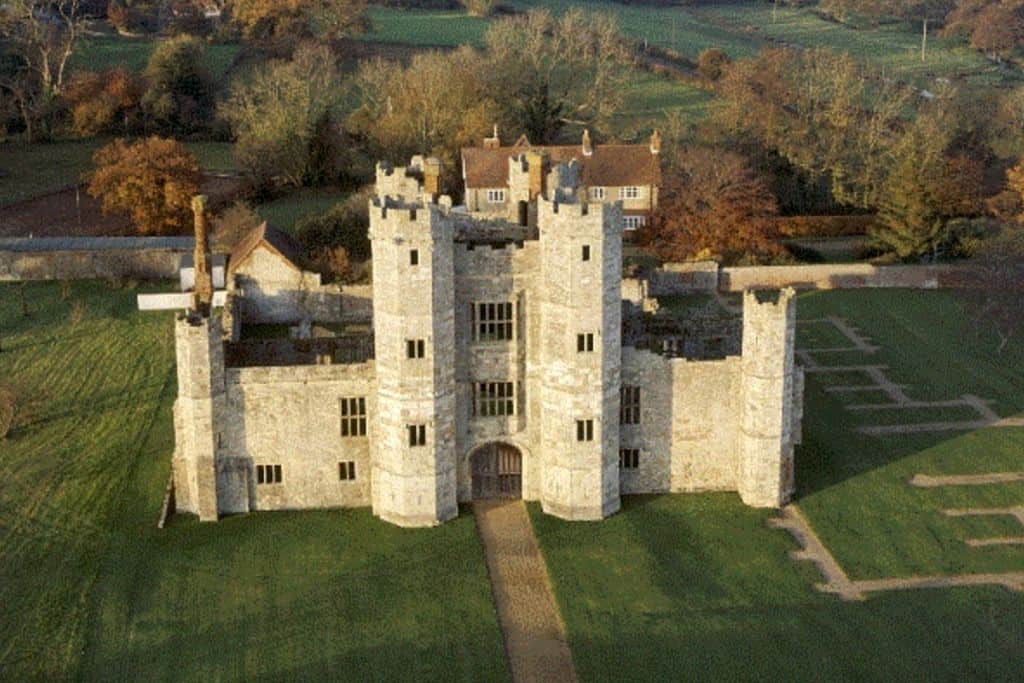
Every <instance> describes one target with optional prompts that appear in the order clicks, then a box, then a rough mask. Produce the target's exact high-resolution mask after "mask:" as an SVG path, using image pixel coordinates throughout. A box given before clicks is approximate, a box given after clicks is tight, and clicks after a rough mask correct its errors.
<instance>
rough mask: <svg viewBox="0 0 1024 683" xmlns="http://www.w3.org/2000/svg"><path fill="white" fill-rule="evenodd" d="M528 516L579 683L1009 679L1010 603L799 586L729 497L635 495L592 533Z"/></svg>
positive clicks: (1013, 670) (783, 552)
mask: <svg viewBox="0 0 1024 683" xmlns="http://www.w3.org/2000/svg"><path fill="white" fill-rule="evenodd" d="M529 509H530V515H531V519H532V521H533V525H534V529H535V531H536V533H537V537H538V539H539V541H540V545H541V549H542V551H543V554H544V557H545V559H546V560H547V565H548V571H549V573H550V575H551V580H552V583H553V585H554V588H555V593H556V597H557V600H558V604H559V607H560V609H561V612H562V615H563V618H564V619H565V622H566V628H567V631H568V638H569V646H570V648H571V650H572V654H573V661H574V663H575V666H576V671H577V673H578V675H579V678H580V680H582V681H618V680H630V681H689V680H692V681H697V680H728V681H753V680H780V681H831V680H848V681H849V680H922V681H924V680H959V679H964V678H973V679H975V680H1014V679H1018V678H1019V676H1020V670H1019V663H1020V653H1021V652H1022V649H1024V596H1021V595H1020V594H1015V593H1009V592H1007V591H1005V590H1003V589H1001V588H977V589H955V590H939V591H910V592H904V593H886V594H880V595H876V596H873V597H871V598H869V599H868V600H867V601H865V602H862V603H847V602H842V601H840V600H839V599H838V598H836V597H834V596H831V595H825V594H822V593H818V592H817V591H815V590H814V588H813V587H812V584H814V583H815V582H817V581H820V577H819V575H818V574H817V570H816V569H814V567H813V566H812V565H810V564H809V563H806V562H801V563H798V562H794V561H793V560H792V559H790V558H789V555H788V554H789V552H790V551H792V550H794V549H796V544H795V543H794V542H793V540H792V539H791V538H790V536H789V535H788V534H786V533H785V532H783V531H780V530H773V529H770V528H768V527H767V526H766V520H767V519H768V518H769V517H770V516H772V514H773V513H771V512H769V511H764V510H754V509H751V508H747V507H744V506H743V505H742V504H741V503H740V501H739V499H738V498H737V497H736V496H735V495H732V494H700V495H670V496H637V497H629V498H626V499H625V500H624V504H623V509H622V511H620V512H619V513H618V514H616V515H614V516H613V517H611V518H609V519H607V520H604V521H602V522H600V523H595V524H583V523H579V522H564V521H561V520H558V519H555V518H553V517H550V516H547V515H545V514H543V513H542V512H541V511H540V509H539V506H538V505H536V504H530V505H529Z"/></svg>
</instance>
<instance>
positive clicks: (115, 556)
mask: <svg viewBox="0 0 1024 683" xmlns="http://www.w3.org/2000/svg"><path fill="white" fill-rule="evenodd" d="M20 288H21V285H10V284H6V285H0V333H2V346H3V349H4V351H3V352H2V353H0V381H2V382H4V383H10V384H13V385H14V386H16V387H17V388H18V390H19V393H20V394H21V395H23V396H26V397H27V398H28V404H27V406H28V407H27V408H26V411H27V412H25V413H24V414H23V417H21V418H20V419H19V424H18V426H17V427H16V428H15V431H14V432H13V434H12V435H11V436H10V437H9V438H8V439H7V440H6V441H3V442H0V472H2V473H3V478H4V482H5V485H4V487H2V488H0V513H2V514H0V679H3V680H61V679H81V680H158V679H159V680H284V679H295V678H309V679H333V680H356V679H359V680H364V679H365V678H367V677H371V678H377V679H379V680H398V679H416V680H453V679H454V680H465V681H470V680H473V681H476V680H506V679H507V676H508V674H507V670H506V665H505V660H504V653H503V649H502V643H501V636H500V632H499V631H498V627H497V622H496V617H495V614H494V608H493V605H492V602H491V595H490V587H489V583H488V579H487V572H486V567H485V564H484V562H483V555H482V551H481V548H480V546H479V543H478V541H477V537H476V532H475V529H474V525H473V520H472V518H471V516H470V515H469V514H468V513H464V514H463V515H462V516H461V517H460V518H459V519H458V520H455V521H454V522H453V523H450V524H446V525H443V526H441V527H439V528H436V529H428V530H422V531H410V530H402V529H398V528H396V527H392V526H389V525H387V524H385V523H383V522H380V521H378V520H376V519H373V518H372V517H371V515H370V514H369V512H368V511H366V510H352V511H321V512H310V513H274V514H256V515H250V516H243V517H235V518H231V519H225V520H222V522H220V523H218V524H209V525H205V524H199V523H198V522H195V521H194V520H192V519H189V518H175V519H174V520H173V522H172V524H171V525H170V526H169V527H168V528H166V529H164V530H157V529H156V519H157V516H158V513H159V509H160V503H161V499H162V495H163V490H164V485H165V483H166V481H167V476H168V472H169V468H170V455H171V451H172V449H173V428H172V425H171V414H170V410H171V405H172V402H173V398H174V395H175V391H176V389H175V371H174V352H173V347H172V341H171V340H172V330H171V314H169V313H163V314H160V313H157V314H153V313H147V314H142V313H139V312H137V311H136V310H135V301H134V297H135V294H136V293H137V292H136V291H135V290H124V289H110V288H109V286H108V285H106V284H105V283H98V282H90V283H73V284H72V285H71V286H70V291H69V296H68V299H67V300H66V301H65V300H62V298H61V297H60V295H59V292H60V286H59V285H58V284H56V283H46V284H30V285H27V286H26V287H25V290H24V291H25V295H26V300H27V301H28V302H29V311H30V316H29V317H23V316H22V311H21V304H20V301H21V297H20ZM76 306H80V307H84V308H83V309H82V310H83V311H84V313H83V316H82V319H81V321H80V322H78V324H77V325H72V324H71V323H70V321H69V318H70V317H71V312H72V310H73V309H74V308H75V307H76Z"/></svg>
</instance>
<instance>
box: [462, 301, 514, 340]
mask: <svg viewBox="0 0 1024 683" xmlns="http://www.w3.org/2000/svg"><path fill="white" fill-rule="evenodd" d="M472 314H473V335H474V337H475V338H476V340H477V341H506V340H509V339H512V302H511V301H500V302H496V303H483V304H481V303H477V304H473V305H472Z"/></svg>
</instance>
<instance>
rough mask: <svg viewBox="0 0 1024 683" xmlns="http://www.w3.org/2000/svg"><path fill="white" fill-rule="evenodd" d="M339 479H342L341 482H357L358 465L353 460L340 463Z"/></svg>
mask: <svg viewBox="0 0 1024 683" xmlns="http://www.w3.org/2000/svg"><path fill="white" fill-rule="evenodd" d="M338 479H340V480H341V481H355V480H356V464H355V463H354V462H352V461H351V460H349V461H348V462H339V463H338Z"/></svg>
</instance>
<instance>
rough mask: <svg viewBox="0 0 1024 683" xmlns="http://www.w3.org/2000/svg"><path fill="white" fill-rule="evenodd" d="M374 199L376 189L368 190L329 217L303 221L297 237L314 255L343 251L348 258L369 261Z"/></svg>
mask: <svg viewBox="0 0 1024 683" xmlns="http://www.w3.org/2000/svg"><path fill="white" fill-rule="evenodd" d="M373 196H374V189H373V187H372V186H368V187H364V188H363V189H361V190H360V191H359V192H356V193H354V194H352V195H350V196H348V197H346V198H345V199H344V200H343V201H341V202H338V203H337V204H335V205H334V206H333V207H331V208H330V209H329V210H327V211H326V212H325V213H322V214H320V215H316V216H307V217H305V218H302V219H300V220H299V222H298V223H296V225H295V235H296V237H298V239H299V242H301V243H302V245H303V246H304V247H305V248H306V251H307V252H308V253H311V254H321V253H324V252H325V250H333V249H335V248H337V247H342V248H344V249H345V253H346V257H347V258H349V257H350V258H356V259H365V258H368V257H369V256H370V238H369V236H368V231H369V229H370V199H371V197H373Z"/></svg>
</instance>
